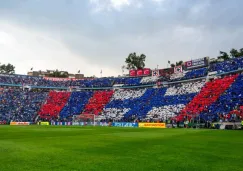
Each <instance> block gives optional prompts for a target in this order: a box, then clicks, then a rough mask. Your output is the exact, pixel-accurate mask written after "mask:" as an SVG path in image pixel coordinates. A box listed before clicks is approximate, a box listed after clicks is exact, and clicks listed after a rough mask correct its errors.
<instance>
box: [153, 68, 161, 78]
mask: <svg viewBox="0 0 243 171" xmlns="http://www.w3.org/2000/svg"><path fill="white" fill-rule="evenodd" d="M152 76H153V77H156V76H157V77H158V76H159V70H157V69H156V70H153V71H152Z"/></svg>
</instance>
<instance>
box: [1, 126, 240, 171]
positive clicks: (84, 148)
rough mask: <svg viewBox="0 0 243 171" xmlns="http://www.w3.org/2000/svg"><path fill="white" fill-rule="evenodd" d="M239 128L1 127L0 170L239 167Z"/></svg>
mask: <svg viewBox="0 0 243 171" xmlns="http://www.w3.org/2000/svg"><path fill="white" fill-rule="evenodd" d="M242 147H243V131H226V130H223V131H221V130H199V129H142V128H114V127H71V126H69V127H68V126H67V127H63V126H0V161H1V162H0V170H1V171H4V170H25V171H26V170H31V171H32V170H43V171H44V170H45V171H46V170H72V171H74V170H89V171H90V170H95V171H97V170H112V171H113V170H126V171H127V170H160V171H161V170H169V171H171V170H177V171H178V170H217V171H218V170H234V171H236V170H241V171H242V170H243V166H242V161H243V151H242Z"/></svg>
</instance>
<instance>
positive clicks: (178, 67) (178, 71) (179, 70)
mask: <svg viewBox="0 0 243 171" xmlns="http://www.w3.org/2000/svg"><path fill="white" fill-rule="evenodd" d="M182 72H183V69H182V66H176V67H174V73H182Z"/></svg>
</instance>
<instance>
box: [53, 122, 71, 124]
mask: <svg viewBox="0 0 243 171" xmlns="http://www.w3.org/2000/svg"><path fill="white" fill-rule="evenodd" d="M51 125H72V122H52V123H51Z"/></svg>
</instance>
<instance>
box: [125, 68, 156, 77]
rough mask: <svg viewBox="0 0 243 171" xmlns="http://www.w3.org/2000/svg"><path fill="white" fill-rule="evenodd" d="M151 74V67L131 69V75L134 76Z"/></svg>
mask: <svg viewBox="0 0 243 171" xmlns="http://www.w3.org/2000/svg"><path fill="white" fill-rule="evenodd" d="M150 74H151V69H150V68H144V69H138V70H130V71H129V75H130V76H132V77H134V76H143V75H146V76H148V75H150Z"/></svg>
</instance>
